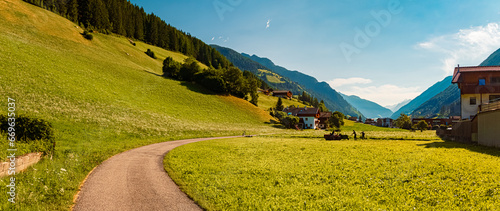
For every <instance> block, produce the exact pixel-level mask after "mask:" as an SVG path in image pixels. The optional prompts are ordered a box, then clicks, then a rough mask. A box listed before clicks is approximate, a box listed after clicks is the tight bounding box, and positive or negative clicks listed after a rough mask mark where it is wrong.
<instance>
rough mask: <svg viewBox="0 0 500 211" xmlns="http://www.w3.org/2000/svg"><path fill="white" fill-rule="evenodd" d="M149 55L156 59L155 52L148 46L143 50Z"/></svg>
mask: <svg viewBox="0 0 500 211" xmlns="http://www.w3.org/2000/svg"><path fill="white" fill-rule="evenodd" d="M145 53H146V54H147V55H148V56H149V57H151V58H153V59H156V56H155V52H153V51H152V50H151V49H149V48H148V50H147V51H146V52H145Z"/></svg>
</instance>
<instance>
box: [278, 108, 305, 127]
mask: <svg viewBox="0 0 500 211" xmlns="http://www.w3.org/2000/svg"><path fill="white" fill-rule="evenodd" d="M272 116H274V117H276V118H278V120H279V121H280V123H281V124H282V125H284V126H285V127H286V128H293V127H295V125H297V124H298V123H299V121H300V119H299V117H296V116H293V115H288V114H287V113H285V112H283V111H274V113H273V115H272Z"/></svg>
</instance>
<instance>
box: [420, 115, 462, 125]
mask: <svg viewBox="0 0 500 211" xmlns="http://www.w3.org/2000/svg"><path fill="white" fill-rule="evenodd" d="M422 120H424V121H425V122H426V123H427V125H429V127H430V128H433V127H436V126H438V127H439V126H441V125H446V126H452V125H453V124H454V123H457V122H458V121H459V119H458V118H457V117H453V116H450V117H449V118H447V119H443V118H440V119H437V118H436V119H429V118H413V119H412V120H411V123H412V124H413V125H416V124H418V123H419V122H420V121H422Z"/></svg>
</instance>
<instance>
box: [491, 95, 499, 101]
mask: <svg viewBox="0 0 500 211" xmlns="http://www.w3.org/2000/svg"><path fill="white" fill-rule="evenodd" d="M496 101H500V95H490V103H491V102H496Z"/></svg>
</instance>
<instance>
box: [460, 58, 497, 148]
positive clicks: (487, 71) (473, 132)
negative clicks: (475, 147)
mask: <svg viewBox="0 0 500 211" xmlns="http://www.w3.org/2000/svg"><path fill="white" fill-rule="evenodd" d="M452 83H454V84H458V88H460V104H461V105H460V107H461V118H462V119H463V120H464V121H461V122H458V123H457V124H456V125H455V126H453V130H452V134H451V137H452V138H453V139H455V140H459V141H466V142H477V143H478V144H480V145H485V146H495V147H500V130H499V128H500V66H478V67H460V66H458V67H456V68H455V71H454V73H453V80H452Z"/></svg>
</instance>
